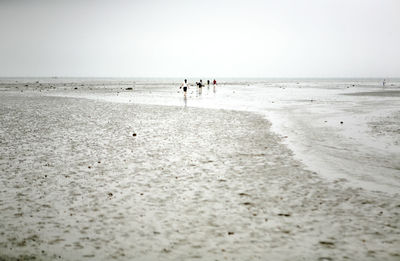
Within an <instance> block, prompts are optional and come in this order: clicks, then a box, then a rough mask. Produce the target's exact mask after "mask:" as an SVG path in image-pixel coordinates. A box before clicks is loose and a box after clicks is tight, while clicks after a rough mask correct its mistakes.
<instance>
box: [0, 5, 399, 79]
mask: <svg viewBox="0 0 400 261" xmlns="http://www.w3.org/2000/svg"><path fill="white" fill-rule="evenodd" d="M399 12H400V0H279V1H278V0H275V1H272V0H243V1H240V0H143V1H141V0H133V1H126V0H113V1H111V0H98V1H94V0H69V1H61V0H36V1H30V0H0V77H53V76H59V77H197V76H201V77H386V78H388V77H400V15H399Z"/></svg>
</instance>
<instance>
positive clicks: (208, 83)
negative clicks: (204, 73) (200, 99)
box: [207, 80, 210, 89]
mask: <svg viewBox="0 0 400 261" xmlns="http://www.w3.org/2000/svg"><path fill="white" fill-rule="evenodd" d="M207 89H210V80H207Z"/></svg>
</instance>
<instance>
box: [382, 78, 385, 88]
mask: <svg viewBox="0 0 400 261" xmlns="http://www.w3.org/2000/svg"><path fill="white" fill-rule="evenodd" d="M385 85H386V79H383V82H382V86H383V87H385Z"/></svg>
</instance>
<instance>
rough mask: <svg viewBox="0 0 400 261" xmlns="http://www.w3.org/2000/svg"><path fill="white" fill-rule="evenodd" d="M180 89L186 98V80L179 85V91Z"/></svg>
mask: <svg viewBox="0 0 400 261" xmlns="http://www.w3.org/2000/svg"><path fill="white" fill-rule="evenodd" d="M182 88H183V96H185V97H186V93H187V90H188V84H187V80H186V79H185V80H184V81H183V83H182V84H181V87H179V89H182Z"/></svg>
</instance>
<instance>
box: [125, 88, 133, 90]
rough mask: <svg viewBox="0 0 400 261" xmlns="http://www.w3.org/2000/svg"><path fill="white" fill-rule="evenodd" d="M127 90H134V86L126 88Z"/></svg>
mask: <svg viewBox="0 0 400 261" xmlns="http://www.w3.org/2000/svg"><path fill="white" fill-rule="evenodd" d="M125 90H127V91H132V90H133V88H132V87H128V88H126V89H125Z"/></svg>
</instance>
